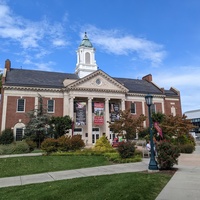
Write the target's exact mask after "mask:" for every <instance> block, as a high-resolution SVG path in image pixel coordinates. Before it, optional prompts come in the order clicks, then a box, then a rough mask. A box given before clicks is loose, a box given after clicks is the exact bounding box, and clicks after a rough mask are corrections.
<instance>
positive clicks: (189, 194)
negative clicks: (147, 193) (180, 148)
mask: <svg viewBox="0 0 200 200" xmlns="http://www.w3.org/2000/svg"><path fill="white" fill-rule="evenodd" d="M177 168H178V171H177V172H176V173H175V174H174V176H173V177H172V178H171V180H170V181H169V182H168V184H167V185H166V186H165V188H164V189H163V190H162V191H161V193H160V194H159V195H158V197H157V198H156V200H199V199H200V146H196V151H195V152H194V153H193V154H181V156H180V157H179V163H178V165H177Z"/></svg>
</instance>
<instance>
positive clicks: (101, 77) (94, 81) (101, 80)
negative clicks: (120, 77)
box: [67, 70, 128, 93]
mask: <svg viewBox="0 0 200 200" xmlns="http://www.w3.org/2000/svg"><path fill="white" fill-rule="evenodd" d="M67 88H68V89H70V90H93V91H94V90H97V91H116V92H123V93H126V92H128V89H127V88H126V87H124V86H123V85H122V84H121V83H119V82H117V81H116V80H115V79H113V78H112V77H110V76H109V75H107V74H106V73H105V72H103V71H101V70H97V71H95V72H93V73H92V74H90V75H88V76H86V77H83V78H81V79H79V80H77V81H75V82H74V83H72V84H70V85H68V86H67Z"/></svg>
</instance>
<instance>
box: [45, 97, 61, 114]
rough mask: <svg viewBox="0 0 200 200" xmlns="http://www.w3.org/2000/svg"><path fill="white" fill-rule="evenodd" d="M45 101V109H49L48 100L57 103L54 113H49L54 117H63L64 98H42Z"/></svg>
mask: <svg viewBox="0 0 200 200" xmlns="http://www.w3.org/2000/svg"><path fill="white" fill-rule="evenodd" d="M42 99H43V104H44V105H45V108H46V109H47V104H48V100H50V99H52V100H54V101H55V107H54V113H49V114H52V115H53V116H56V117H58V116H60V117H62V116H63V98H45V97H44V98H42Z"/></svg>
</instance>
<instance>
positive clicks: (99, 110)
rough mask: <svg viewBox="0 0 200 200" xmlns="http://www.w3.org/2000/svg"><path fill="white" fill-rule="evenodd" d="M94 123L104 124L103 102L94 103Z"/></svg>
mask: <svg viewBox="0 0 200 200" xmlns="http://www.w3.org/2000/svg"><path fill="white" fill-rule="evenodd" d="M94 124H96V125H103V124H104V103H94Z"/></svg>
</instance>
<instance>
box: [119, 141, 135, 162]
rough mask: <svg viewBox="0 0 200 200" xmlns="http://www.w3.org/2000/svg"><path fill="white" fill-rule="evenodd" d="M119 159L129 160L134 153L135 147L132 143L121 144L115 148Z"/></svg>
mask: <svg viewBox="0 0 200 200" xmlns="http://www.w3.org/2000/svg"><path fill="white" fill-rule="evenodd" d="M117 151H118V152H119V155H120V157H121V158H131V157H133V156H134V153H135V146H134V144H133V143H132V142H130V141H128V142H121V143H120V144H119V146H118V148H117Z"/></svg>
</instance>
